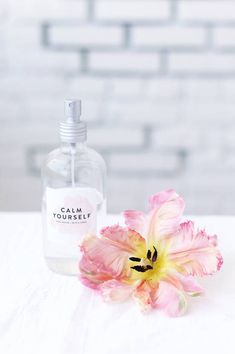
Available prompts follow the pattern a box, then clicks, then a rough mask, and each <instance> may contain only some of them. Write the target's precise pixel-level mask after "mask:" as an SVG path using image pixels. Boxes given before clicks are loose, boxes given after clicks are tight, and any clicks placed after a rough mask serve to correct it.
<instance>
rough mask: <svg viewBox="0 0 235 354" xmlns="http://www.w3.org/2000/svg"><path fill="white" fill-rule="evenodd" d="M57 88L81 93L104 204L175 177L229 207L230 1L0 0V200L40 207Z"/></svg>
mask: <svg viewBox="0 0 235 354" xmlns="http://www.w3.org/2000/svg"><path fill="white" fill-rule="evenodd" d="M64 98H81V99H82V100H83V119H84V120H86V121H87V122H88V129H89V132H88V136H89V143H90V145H91V146H93V147H94V148H96V149H97V150H99V151H100V152H101V153H102V154H103V156H104V158H105V160H106V162H107V165H108V173H109V183H108V197H109V199H108V207H109V211H110V212H120V211H121V210H122V209H126V208H128V209H130V208H141V209H142V208H143V207H144V206H145V205H146V198H147V197H148V196H149V195H150V194H152V193H155V192H157V191H160V190H162V189H165V188H169V187H172V188H175V189H176V190H177V191H178V192H179V193H181V194H182V195H183V196H184V197H185V198H186V201H187V209H186V212H187V213H188V214H189V213H191V214H193V213H194V214H212V213H214V214H215V213H216V214H234V212H235V1H233V0H49V1H48V0H21V1H18V0H1V2H0V166H1V170H0V210H12V211H13V210H18V211H24V210H39V209H40V203H41V181H40V165H41V162H42V160H43V158H44V157H45V155H46V154H47V153H48V152H49V151H50V150H51V149H53V148H54V147H56V146H57V145H58V144H59V136H58V125H59V121H60V119H61V118H62V116H63V100H64Z"/></svg>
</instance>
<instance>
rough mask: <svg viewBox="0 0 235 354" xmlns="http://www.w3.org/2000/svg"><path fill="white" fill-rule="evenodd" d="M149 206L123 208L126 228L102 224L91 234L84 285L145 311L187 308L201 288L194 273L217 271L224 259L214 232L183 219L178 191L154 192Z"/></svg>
mask: <svg viewBox="0 0 235 354" xmlns="http://www.w3.org/2000/svg"><path fill="white" fill-rule="evenodd" d="M149 202H150V211H149V213H148V214H144V213H142V212H141V211H134V210H127V211H125V212H124V218H125V223H126V227H121V226H119V225H114V226H110V227H106V228H103V229H102V230H101V232H100V235H99V236H96V235H87V236H86V237H85V239H84V241H83V243H82V245H81V251H82V253H83V255H82V259H81V261H80V264H79V269H80V278H81V281H82V283H83V284H84V285H86V286H88V287H90V288H92V289H94V290H96V291H97V292H99V293H100V294H101V295H102V297H103V298H104V300H105V301H108V302H121V301H124V300H126V299H128V298H130V297H131V298H133V299H134V300H135V301H136V302H137V303H138V304H139V305H140V307H141V309H142V310H143V311H146V310H149V309H152V308H155V309H162V310H164V311H165V312H166V313H167V314H168V315H170V316H179V315H181V314H183V313H184V312H185V309H186V306H187V295H190V296H195V295H199V294H201V293H202V292H203V289H202V288H201V286H200V285H199V284H198V282H197V281H196V279H195V276H199V277H202V276H205V275H211V274H214V273H215V272H216V271H218V270H220V267H221V265H222V263H223V259H222V256H221V254H220V252H219V250H218V248H217V238H216V236H209V235H207V234H206V232H205V231H204V230H203V231H200V230H197V229H195V227H194V224H193V222H192V221H187V222H183V223H180V220H181V217H182V213H183V211H184V206H185V203H184V200H183V199H182V198H181V197H180V196H179V195H178V194H176V192H175V191H174V190H166V191H163V192H160V193H158V194H156V195H154V196H152V197H150V200H149Z"/></svg>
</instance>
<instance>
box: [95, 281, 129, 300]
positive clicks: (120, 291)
mask: <svg viewBox="0 0 235 354" xmlns="http://www.w3.org/2000/svg"><path fill="white" fill-rule="evenodd" d="M99 291H100V293H101V295H102V297H103V299H104V301H106V302H122V301H125V300H127V299H128V298H129V297H130V296H131V294H132V293H133V291H134V287H133V285H128V284H124V283H122V282H120V281H117V280H115V279H112V280H109V281H106V282H104V283H103V284H101V285H100V286H99Z"/></svg>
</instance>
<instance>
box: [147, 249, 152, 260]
mask: <svg viewBox="0 0 235 354" xmlns="http://www.w3.org/2000/svg"><path fill="white" fill-rule="evenodd" d="M147 258H148V259H149V260H150V259H151V251H150V250H148V252H147Z"/></svg>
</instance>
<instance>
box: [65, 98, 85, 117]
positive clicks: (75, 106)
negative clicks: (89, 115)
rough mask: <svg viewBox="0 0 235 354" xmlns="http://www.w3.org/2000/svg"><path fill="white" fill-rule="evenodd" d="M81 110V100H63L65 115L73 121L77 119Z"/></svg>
mask: <svg viewBox="0 0 235 354" xmlns="http://www.w3.org/2000/svg"><path fill="white" fill-rule="evenodd" d="M81 110H82V102H81V100H65V101H64V114H65V117H68V118H71V119H72V120H73V121H78V120H79V118H80V116H81Z"/></svg>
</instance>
